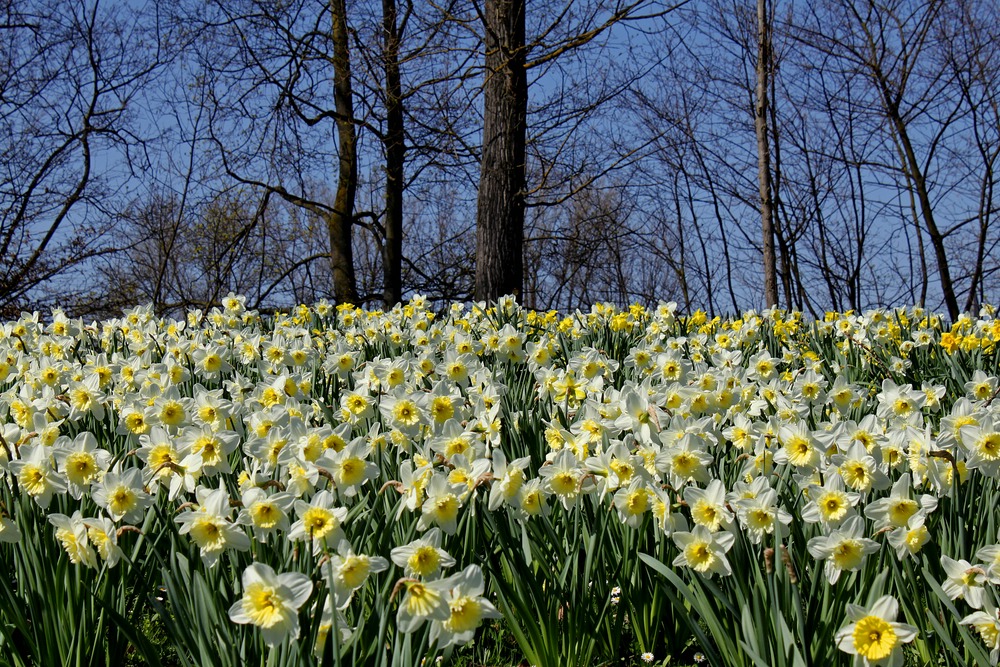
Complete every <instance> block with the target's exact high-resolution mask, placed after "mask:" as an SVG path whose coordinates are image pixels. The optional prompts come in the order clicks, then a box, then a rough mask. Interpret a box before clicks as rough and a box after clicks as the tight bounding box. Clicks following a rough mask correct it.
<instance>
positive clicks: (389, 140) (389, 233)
mask: <svg viewBox="0 0 1000 667" xmlns="http://www.w3.org/2000/svg"><path fill="white" fill-rule="evenodd" d="M382 31H383V34H382V39H383V43H382V44H383V46H382V62H383V64H384V67H385V119H386V120H385V124H386V133H385V225H384V227H385V243H384V244H383V246H382V283H383V300H384V301H385V307H386V308H392V306H394V305H395V304H397V303H399V302H400V301H401V300H402V298H403V282H402V263H403V176H404V175H403V161H404V159H405V158H406V146H405V144H404V141H405V135H404V132H403V130H404V128H403V89H402V85H401V83H400V78H399V41H400V34H399V28H398V27H397V23H396V0H382Z"/></svg>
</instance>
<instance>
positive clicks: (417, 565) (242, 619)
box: [0, 295, 1000, 667]
mask: <svg viewBox="0 0 1000 667" xmlns="http://www.w3.org/2000/svg"><path fill="white" fill-rule="evenodd" d="M998 341H1000V320H998V319H996V318H995V317H994V315H993V311H992V310H991V309H989V308H984V309H983V310H982V311H981V312H980V313H978V314H977V315H972V316H963V317H961V318H959V319H958V320H957V321H956V322H954V323H947V324H946V323H945V322H943V319H942V318H941V317H940V316H938V315H936V314H934V313H931V312H928V311H924V310H922V309H919V308H912V309H897V310H875V311H870V312H866V313H864V314H860V313H846V314H832V313H831V314H827V316H826V317H824V318H823V319H822V320H818V321H813V320H811V319H809V318H806V317H803V316H801V315H799V314H795V313H786V312H783V311H777V310H773V311H765V312H763V313H757V312H748V313H744V314H743V316H742V317H740V318H738V319H727V320H722V319H719V318H714V319H709V318H708V317H707V316H705V314H704V313H701V312H697V313H694V314H693V315H681V314H679V313H676V312H675V306H674V305H673V304H661V305H660V306H659V307H657V308H655V309H644V308H642V307H638V306H633V307H631V308H629V309H627V310H620V309H617V308H615V307H614V306H611V305H606V304H598V305H595V306H594V307H593V308H592V309H591V311H590V312H586V313H585V312H580V311H577V312H576V313H575V314H570V315H563V314H559V313H555V312H548V313H542V312H534V311H529V310H525V309H523V308H521V307H520V306H518V305H517V304H516V303H514V302H513V301H512V300H509V299H505V300H501V301H500V302H499V303H498V304H496V305H494V306H492V307H489V308H487V307H485V306H482V305H480V306H476V305H472V306H466V305H462V304H454V305H452V306H451V308H450V309H446V310H445V311H443V312H439V311H434V310H431V309H430V308H429V307H428V305H427V304H426V302H425V301H424V300H423V299H421V298H420V297H416V298H414V299H413V300H412V301H411V302H410V303H408V304H407V305H404V306H398V307H396V308H395V309H393V310H391V311H388V312H379V311H364V310H361V309H356V308H354V307H333V306H331V305H329V304H326V303H323V302H321V303H319V304H316V305H314V306H312V307H307V306H301V307H299V308H297V309H295V310H294V311H292V312H290V313H284V314H278V315H275V316H267V317H264V316H262V315H259V314H258V313H256V312H253V311H247V310H246V309H245V306H244V302H243V300H242V299H241V298H239V297H236V296H233V295H230V296H229V297H227V298H226V299H225V300H224V306H223V307H221V308H215V309H212V310H210V311H207V312H200V311H196V312H191V313H188V314H187V317H186V319H185V320H173V319H163V318H158V317H156V316H154V315H153V313H152V312H151V310H150V309H148V308H137V309H134V310H131V311H129V312H127V313H125V314H124V316H123V317H121V318H119V319H114V320H108V321H104V322H94V323H89V324H88V323H85V322H82V321H80V320H72V319H68V318H66V317H65V316H64V315H62V314H61V313H59V312H54V313H52V314H51V315H50V316H47V317H43V318H39V316H38V315H37V314H34V315H29V314H25V315H23V316H22V317H21V319H19V320H17V321H12V322H6V323H3V324H2V325H0V392H2V393H0V423H2V425H0V479H2V483H0V665H39V666H47V665H90V664H94V665H121V664H126V663H127V664H151V665H161V664H162V665H175V664H179V665H199V666H200V665H213V666H215V665H217V666H220V667H222V666H235V665H282V666H283V665H379V666H386V667H388V666H389V665H394V666H400V667H404V666H405V667H412V666H413V665H419V664H421V662H422V661H426V662H427V663H428V664H429V663H431V662H433V661H435V660H440V661H441V663H442V664H459V665H516V664H519V663H521V664H530V665H536V666H539V667H557V666H558V667H561V666H565V665H612V664H614V665H640V664H646V663H652V664H670V665H677V664H681V665H688V664H692V663H695V662H698V661H706V662H707V663H709V664H713V665H758V666H771V665H774V666H783V665H794V666H799V665H803V666H804V665H824V666H826V665H839V664H843V665H848V664H854V665H884V664H885V665H890V664H892V665H896V664H898V665H902V664H910V665H962V666H964V665H972V664H981V665H987V664H992V665H996V664H997V659H998V656H1000V618H998V615H997V607H998V596H997V591H998V588H1000V535H998V529H1000V525H998V524H1000V514H998V509H997V503H998V500H1000V490H998V481H997V480H998V478H1000V400H996V398H997V395H998V393H1000V384H998V380H997V375H1000V370H998V363H1000V362H998V352H997V343H998ZM522 661H523V662H522Z"/></svg>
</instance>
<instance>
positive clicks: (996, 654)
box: [961, 599, 1000, 665]
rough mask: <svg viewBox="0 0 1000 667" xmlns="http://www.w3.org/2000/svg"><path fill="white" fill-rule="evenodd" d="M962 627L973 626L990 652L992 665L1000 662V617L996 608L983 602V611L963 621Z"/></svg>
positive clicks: (989, 603)
mask: <svg viewBox="0 0 1000 667" xmlns="http://www.w3.org/2000/svg"><path fill="white" fill-rule="evenodd" d="M961 623H962V625H971V626H972V627H973V628H974V629H975V631H976V632H978V633H979V637H980V639H982V640H983V644H984V645H985V646H986V648H988V649H989V651H990V664H991V665H996V664H997V662H998V661H1000V615H998V612H997V608H996V606H995V605H994V604H993V603H992V602H991V601H990V600H989V599H985V600H984V601H983V609H982V611H975V612H972V613H971V614H969V615H968V616H966V617H965V618H963V619H962V621H961Z"/></svg>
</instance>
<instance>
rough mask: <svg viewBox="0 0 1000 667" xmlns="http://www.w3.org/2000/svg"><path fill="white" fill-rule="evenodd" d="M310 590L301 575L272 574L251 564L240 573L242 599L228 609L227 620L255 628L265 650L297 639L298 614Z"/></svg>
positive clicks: (272, 571) (267, 569) (257, 564)
mask: <svg viewBox="0 0 1000 667" xmlns="http://www.w3.org/2000/svg"><path fill="white" fill-rule="evenodd" d="M312 589H313V582H312V581H311V580H310V579H309V577H307V576H306V575H304V574H300V573H298V572H288V573H285V574H275V572H274V570H273V569H272V568H271V567H269V566H267V565H264V564H263V563H253V564H252V565H250V566H249V567H247V569H245V570H244V571H243V597H241V598H240V599H239V600H237V601H236V602H235V603H234V604H233V606H232V607H230V608H229V618H230V620H232V621H233V623H240V624H252V625H255V626H256V627H257V628H259V629H260V633H261V636H262V637H263V638H264V643H265V644H267V645H268V646H277V645H278V644H280V643H281V642H282V641H284V640H285V639H292V640H295V639H298V637H299V614H298V610H299V608H301V607H302V605H304V604H305V603H306V600H308V599H309V596H310V595H311V594H312Z"/></svg>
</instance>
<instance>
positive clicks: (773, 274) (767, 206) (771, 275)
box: [754, 0, 778, 308]
mask: <svg viewBox="0 0 1000 667" xmlns="http://www.w3.org/2000/svg"><path fill="white" fill-rule="evenodd" d="M770 65H771V45H770V30H769V29H768V17H767V0H757V100H756V101H757V108H756V109H754V130H755V131H756V133H757V184H758V187H759V191H760V217H761V229H762V231H763V236H764V239H763V240H764V246H763V248H764V303H765V305H766V306H767V307H768V308H772V307H774V306H776V305H778V272H777V267H776V266H775V261H774V200H773V199H772V197H771V151H770V148H769V146H768V141H767V90H768V85H767V75H768V71H769V69H770Z"/></svg>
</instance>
